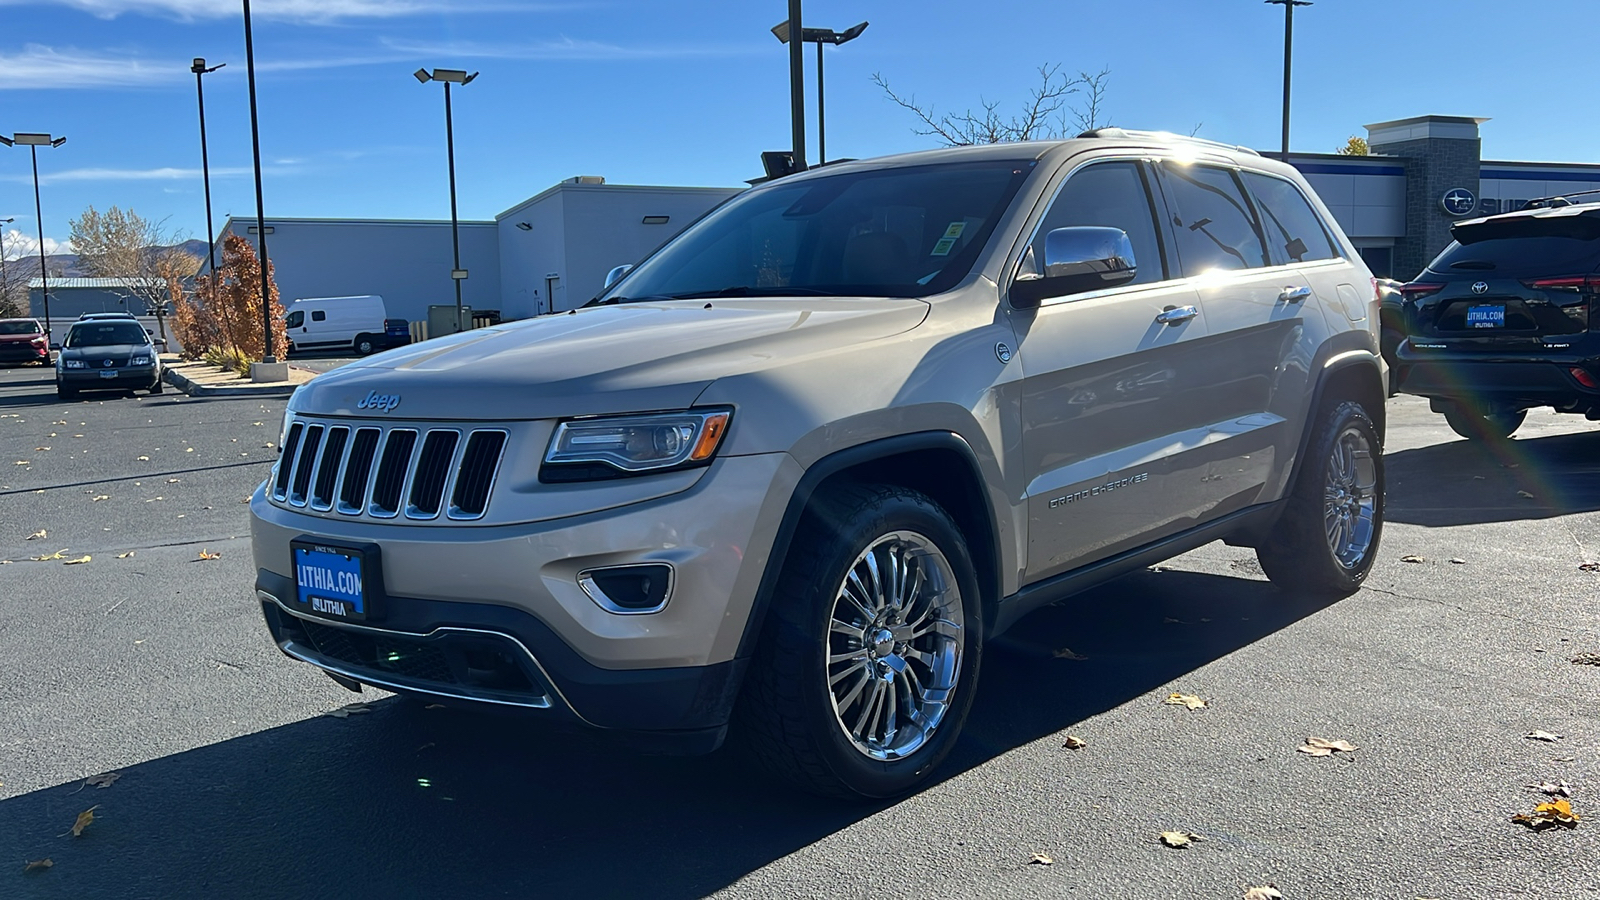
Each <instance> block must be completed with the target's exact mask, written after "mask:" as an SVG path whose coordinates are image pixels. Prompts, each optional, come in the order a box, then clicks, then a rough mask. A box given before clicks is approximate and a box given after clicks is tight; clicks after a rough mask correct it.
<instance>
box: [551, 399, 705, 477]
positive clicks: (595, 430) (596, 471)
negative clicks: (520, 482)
mask: <svg viewBox="0 0 1600 900" xmlns="http://www.w3.org/2000/svg"><path fill="white" fill-rule="evenodd" d="M732 416H733V413H732V412H730V411H728V410H726V409H716V410H705V411H701V410H694V411H690V412H682V413H659V414H653V415H643V416H608V417H604V418H595V419H575V420H572V421H569V422H562V423H561V424H560V425H559V426H558V427H557V428H556V433H555V436H554V437H552V438H551V439H550V449H548V450H546V451H545V454H544V466H543V467H541V468H540V470H539V480H540V481H544V482H554V481H592V480H597V479H602V478H622V477H625V476H628V475H642V474H645V473H648V472H661V471H665V470H668V469H687V468H692V467H694V466H703V465H706V464H708V463H710V462H711V458H712V457H713V456H715V455H716V453H717V447H718V445H720V444H721V443H722V437H723V435H725V434H727V433H728V420H729V419H730V418H732Z"/></svg>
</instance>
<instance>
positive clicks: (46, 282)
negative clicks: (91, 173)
mask: <svg viewBox="0 0 1600 900" xmlns="http://www.w3.org/2000/svg"><path fill="white" fill-rule="evenodd" d="M28 149H29V150H30V151H32V153H33V215H34V218H35V220H36V221H37V222H38V223H39V287H41V288H42V289H43V290H44V337H45V341H46V342H48V341H49V340H50V270H49V267H48V266H46V265H45V261H44V207H43V206H42V205H40V203H39V148H38V147H37V146H30V147H28Z"/></svg>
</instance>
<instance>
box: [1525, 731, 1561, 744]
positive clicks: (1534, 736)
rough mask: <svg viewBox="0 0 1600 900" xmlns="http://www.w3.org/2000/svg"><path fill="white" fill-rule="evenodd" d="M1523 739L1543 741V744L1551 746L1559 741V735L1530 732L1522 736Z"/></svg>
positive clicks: (1545, 732)
mask: <svg viewBox="0 0 1600 900" xmlns="http://www.w3.org/2000/svg"><path fill="white" fill-rule="evenodd" d="M1523 737H1525V738H1527V739H1528V740H1530V741H1544V742H1546V743H1550V744H1553V743H1555V742H1556V741H1559V740H1561V735H1559V734H1551V733H1550V732H1548V731H1530V732H1528V733H1527V734H1525V735H1523Z"/></svg>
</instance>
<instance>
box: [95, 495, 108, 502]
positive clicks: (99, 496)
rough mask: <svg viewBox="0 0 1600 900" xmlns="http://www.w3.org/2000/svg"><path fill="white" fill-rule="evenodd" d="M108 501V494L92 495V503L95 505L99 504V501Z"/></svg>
mask: <svg viewBox="0 0 1600 900" xmlns="http://www.w3.org/2000/svg"><path fill="white" fill-rule="evenodd" d="M110 499H111V495H110V494H95V495H94V502H95V503H99V502H100V501H101V500H110Z"/></svg>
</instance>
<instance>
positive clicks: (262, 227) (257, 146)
mask: <svg viewBox="0 0 1600 900" xmlns="http://www.w3.org/2000/svg"><path fill="white" fill-rule="evenodd" d="M244 71H245V80H246V81H248V82H249V84H250V149H251V152H252V154H253V155H254V158H255V170H256V241H257V244H258V246H259V248H260V251H261V259H260V263H261V347H262V351H261V361H262V362H263V363H266V364H271V363H275V362H277V361H278V357H277V355H276V354H274V353H273V352H272V291H271V290H270V286H271V284H272V276H271V275H269V274H268V267H267V205H266V201H265V199H263V197H262V193H261V117H260V116H259V115H257V113H256V48H255V42H254V41H253V40H252V39H251V34H250V0H244ZM208 205H209V204H208ZM213 277H214V276H213Z"/></svg>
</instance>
